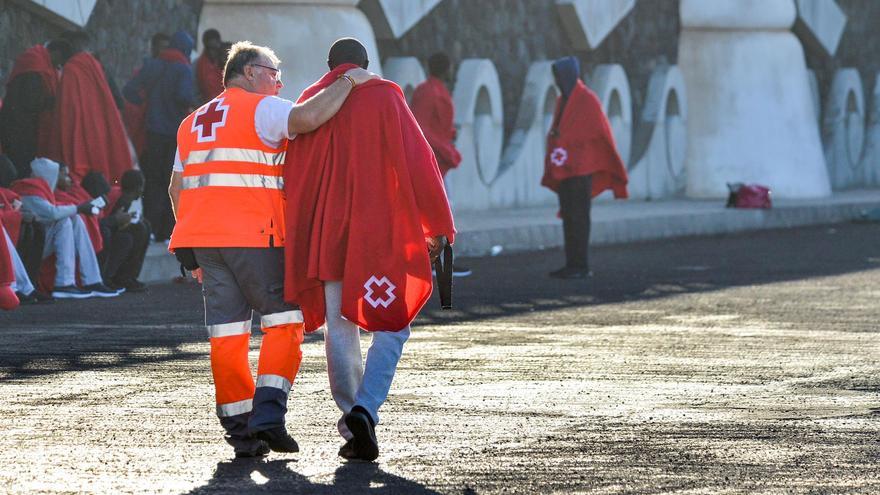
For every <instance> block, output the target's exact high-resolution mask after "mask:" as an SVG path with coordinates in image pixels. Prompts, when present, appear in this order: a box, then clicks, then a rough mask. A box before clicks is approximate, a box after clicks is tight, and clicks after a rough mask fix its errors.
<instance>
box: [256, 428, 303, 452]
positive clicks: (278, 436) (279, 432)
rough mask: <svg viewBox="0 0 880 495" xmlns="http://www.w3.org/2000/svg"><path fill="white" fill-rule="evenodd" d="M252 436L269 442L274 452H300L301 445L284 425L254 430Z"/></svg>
mask: <svg viewBox="0 0 880 495" xmlns="http://www.w3.org/2000/svg"><path fill="white" fill-rule="evenodd" d="M252 436H253V437H254V438H256V439H259V440H262V441H264V442H266V443H267V444H269V448H270V449H272V451H273V452H299V445H297V444H296V440H294V439H293V437H291V436H290V435H289V434H288V433H287V430H286V429H285V428H284V427H283V426H279V427H277V428H270V429H268V430H261V431H257V432H254V433H253V434H252Z"/></svg>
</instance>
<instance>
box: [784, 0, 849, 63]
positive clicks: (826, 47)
mask: <svg viewBox="0 0 880 495" xmlns="http://www.w3.org/2000/svg"><path fill="white" fill-rule="evenodd" d="M796 4H797V23H796V24H795V32H796V33H797V34H798V36H800V37H801V39H803V40H804V41H805V42H807V43H808V44H809V45H810V46H812V47H816V48H819V49H820V50H821V52H822V53H824V54H825V55H826V56H828V57H833V56H834V54H835V53H837V46H838V44H840V37H841V36H843V30H844V28H846V14H844V13H843V10H841V9H840V6H838V5H837V2H836V1H835V0H796Z"/></svg>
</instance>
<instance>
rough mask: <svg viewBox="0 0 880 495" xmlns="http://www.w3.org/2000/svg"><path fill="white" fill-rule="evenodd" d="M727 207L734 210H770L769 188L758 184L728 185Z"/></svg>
mask: <svg viewBox="0 0 880 495" xmlns="http://www.w3.org/2000/svg"><path fill="white" fill-rule="evenodd" d="M727 187H728V188H730V197H729V198H728V200H727V206H728V208H729V207H731V206H732V207H734V208H771V207H772V206H773V204H772V202H771V201H770V188H769V187H766V186H762V185H760V184H728V185H727Z"/></svg>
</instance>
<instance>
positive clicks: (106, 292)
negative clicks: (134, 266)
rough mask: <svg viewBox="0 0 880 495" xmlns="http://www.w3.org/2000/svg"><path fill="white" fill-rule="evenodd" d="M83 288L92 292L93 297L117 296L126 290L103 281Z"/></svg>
mask: <svg viewBox="0 0 880 495" xmlns="http://www.w3.org/2000/svg"><path fill="white" fill-rule="evenodd" d="M83 290H84V291H87V292H91V295H92V297H116V296H118V295H119V294H122V293H123V292H125V289H123V288H119V289H111V288H110V287H107V286H106V285H104V284H102V283H101V282H98V283H96V284H89V285H84V286H83ZM53 295H54V294H53Z"/></svg>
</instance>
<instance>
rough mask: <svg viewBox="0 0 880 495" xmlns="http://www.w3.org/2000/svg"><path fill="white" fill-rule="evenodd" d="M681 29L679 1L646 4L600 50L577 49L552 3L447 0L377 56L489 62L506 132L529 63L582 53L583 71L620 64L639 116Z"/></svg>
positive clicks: (539, 0) (672, 57)
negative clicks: (652, 80) (438, 56)
mask: <svg viewBox="0 0 880 495" xmlns="http://www.w3.org/2000/svg"><path fill="white" fill-rule="evenodd" d="M487 13H491V15H487ZM678 30H679V21H678V0H650V1H641V2H637V3H636V6H635V8H634V9H633V10H632V12H630V13H629V14H628V15H627V16H626V17H625V18H624V19H623V20H622V21H621V22H620V24H618V25H617V26H616V27H615V28H614V30H613V31H611V33H610V34H609V35H608V37H607V38H605V40H604V41H603V42H602V43H600V44H599V46H598V47H596V48H595V49H593V50H592V51H589V52H587V51H577V50H575V49H574V48H572V46H571V41H570V40H569V38H568V35H567V34H566V31H565V29H564V27H563V24H562V22H561V20H560V19H559V14H558V12H557V9H556V6H555V4H554V2H551V1H549V0H517V1H511V0H480V1H479V2H474V1H472V0H444V1H443V2H441V3H440V5H438V6H437V7H435V8H434V10H433V11H431V12H430V14H429V15H428V16H426V17H425V18H424V19H422V20H421V21H420V22H418V23H417V24H416V25H415V26H414V27H413V28H412V29H410V30H409V31H408V32H407V33H406V34H404V35H403V36H402V37H401V38H400V39H397V40H379V53H380V54H381V56H382V57H383V59H384V58H387V57H401V56H415V57H418V58H419V59H420V60H422V61H423V63H424V61H425V60H426V59H427V57H428V56H430V55H431V54H432V53H434V52H436V51H439V50H444V51H446V52H447V53H448V54H449V55H450V57H451V58H452V59H453V61H454V62H455V64H456V65H457V64H459V63H460V62H461V61H462V60H464V59H466V58H485V59H489V60H491V61H492V62H493V63H494V65H495V68H496V70H497V71H498V77H499V79H500V81H501V91H502V101H503V104H504V109H505V112H504V129H505V134H506V135H508V136H509V135H510V134H511V133H512V132H513V129H514V127H515V121H516V115H517V109H518V106H519V102H520V97H521V95H522V94H523V88H524V85H525V81H526V74H527V73H528V70H529V67H530V66H531V64H532V63H533V62H536V61H539V60H542V59H554V58H557V57H561V56H564V55H571V54H575V55H577V56H579V57H580V59H581V65H582V68H583V69H584V71H585V72H591V71H592V70H593V69H594V68H595V67H596V66H598V65H600V64H609V63H615V64H620V65H622V66H623V68H624V69H625V70H626V73H627V75H628V77H629V78H630V86H631V87H632V101H633V107H634V111H635V114H636V115H638V114H639V112H640V111H641V108H642V105H643V104H644V101H645V98H646V92H647V87H648V81H649V79H650V77H651V73H652V72H653V70H654V68H655V67H657V66H659V65H663V64H664V63H675V60H676V53H677V50H678V44H677V39H678Z"/></svg>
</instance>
